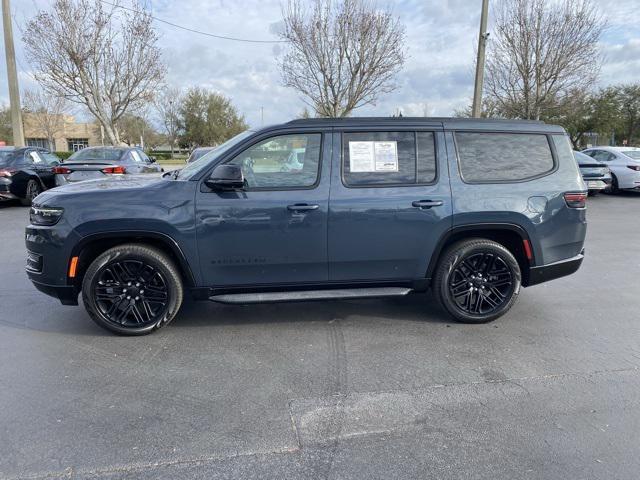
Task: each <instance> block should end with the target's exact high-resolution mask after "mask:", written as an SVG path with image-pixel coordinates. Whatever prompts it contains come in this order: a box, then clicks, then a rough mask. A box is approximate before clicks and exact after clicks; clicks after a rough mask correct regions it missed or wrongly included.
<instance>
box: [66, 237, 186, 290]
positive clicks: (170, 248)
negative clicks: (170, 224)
mask: <svg viewBox="0 0 640 480" xmlns="http://www.w3.org/2000/svg"><path fill="white" fill-rule="evenodd" d="M126 243H132V244H144V245H149V246H152V247H156V248H158V249H159V250H161V251H162V252H163V253H165V254H166V255H167V256H169V258H171V259H172V260H173V261H174V262H175V263H176V266H177V267H178V270H179V271H180V274H181V276H182V279H183V281H184V283H185V286H187V287H195V285H196V281H195V277H194V276H193V271H192V270H191V266H190V265H189V262H188V261H187V258H186V256H185V255H184V253H183V251H182V249H181V248H180V246H179V245H178V243H177V242H176V241H175V240H174V239H173V238H172V237H170V236H169V235H167V234H165V233H162V232H151V231H118V232H107V233H95V234H91V235H87V236H85V237H83V238H82V239H81V240H80V241H79V242H78V243H77V244H76V245H75V246H74V248H73V249H72V251H71V258H73V257H78V267H77V273H76V276H75V278H72V279H71V278H70V279H68V280H69V282H70V283H71V284H73V285H76V286H78V287H79V286H80V285H82V280H83V278H84V274H85V272H86V271H87V268H88V267H89V265H90V264H91V262H93V260H95V259H96V258H97V257H98V255H100V254H101V253H103V252H105V251H106V250H108V249H109V248H112V247H115V246H118V245H123V244H126ZM71 258H69V261H70V260H71Z"/></svg>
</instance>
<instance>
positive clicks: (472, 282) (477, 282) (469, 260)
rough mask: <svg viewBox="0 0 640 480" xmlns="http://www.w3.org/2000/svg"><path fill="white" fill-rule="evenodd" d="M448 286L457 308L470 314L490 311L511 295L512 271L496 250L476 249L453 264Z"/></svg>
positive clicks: (487, 313)
mask: <svg viewBox="0 0 640 480" xmlns="http://www.w3.org/2000/svg"><path fill="white" fill-rule="evenodd" d="M448 286H449V294H450V295H451V298H453V299H454V301H455V302H456V304H457V306H458V308H459V309H460V310H462V311H464V312H466V313H468V314H470V315H490V314H492V313H495V312H496V311H497V310H499V309H500V307H502V305H504V303H505V302H506V301H508V300H509V299H510V298H511V293H512V291H513V288H514V281H513V272H512V271H511V268H510V267H509V265H508V264H507V262H505V260H504V259H503V258H502V257H500V255H498V254H497V253H495V252H493V251H490V250H477V251H475V252H474V253H472V254H471V255H468V256H467V257H465V258H464V259H463V260H462V261H460V262H459V263H458V264H457V266H456V267H455V268H454V269H453V271H452V272H451V275H450V276H449V285H448Z"/></svg>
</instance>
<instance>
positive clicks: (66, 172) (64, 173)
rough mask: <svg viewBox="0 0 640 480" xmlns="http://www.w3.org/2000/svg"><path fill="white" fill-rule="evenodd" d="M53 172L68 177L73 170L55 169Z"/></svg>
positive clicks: (65, 168)
mask: <svg viewBox="0 0 640 480" xmlns="http://www.w3.org/2000/svg"><path fill="white" fill-rule="evenodd" d="M52 170H53V173H57V174H59V175H66V174H68V173H71V169H70V168H67V167H53V168H52Z"/></svg>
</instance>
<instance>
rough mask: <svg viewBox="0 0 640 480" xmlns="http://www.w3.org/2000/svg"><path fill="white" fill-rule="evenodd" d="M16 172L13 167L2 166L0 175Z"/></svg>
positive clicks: (5, 175) (4, 175)
mask: <svg viewBox="0 0 640 480" xmlns="http://www.w3.org/2000/svg"><path fill="white" fill-rule="evenodd" d="M16 172H17V170H13V169H11V168H0V177H10V176H11V175H13V174H14V173H16Z"/></svg>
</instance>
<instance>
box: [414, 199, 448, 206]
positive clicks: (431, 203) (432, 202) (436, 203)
mask: <svg viewBox="0 0 640 480" xmlns="http://www.w3.org/2000/svg"><path fill="white" fill-rule="evenodd" d="M411 205H413V206H414V207H416V208H431V207H439V206H441V205H442V200H416V201H414V202H412V203H411Z"/></svg>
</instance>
